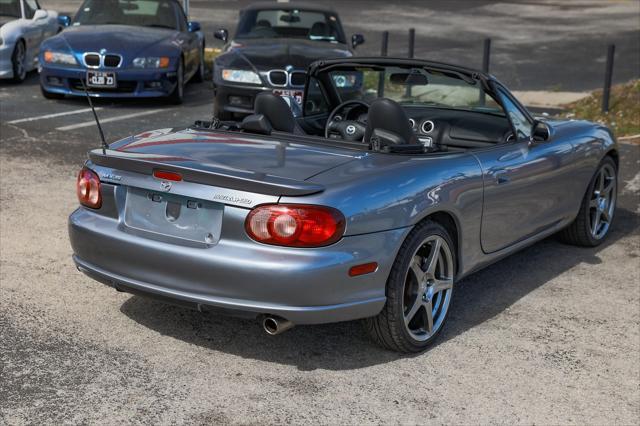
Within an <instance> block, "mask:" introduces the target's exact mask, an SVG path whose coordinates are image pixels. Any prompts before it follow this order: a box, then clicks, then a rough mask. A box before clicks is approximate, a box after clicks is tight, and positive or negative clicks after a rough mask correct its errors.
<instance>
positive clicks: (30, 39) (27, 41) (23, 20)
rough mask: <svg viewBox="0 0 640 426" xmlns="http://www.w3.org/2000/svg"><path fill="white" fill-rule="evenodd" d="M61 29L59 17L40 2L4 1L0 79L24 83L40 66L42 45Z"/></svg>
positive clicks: (1, 3) (1, 1)
mask: <svg viewBox="0 0 640 426" xmlns="http://www.w3.org/2000/svg"><path fill="white" fill-rule="evenodd" d="M60 28H61V26H60V24H59V23H58V13H57V12H54V11H52V10H44V9H42V8H41V7H40V5H39V4H38V1H37V0H0V78H3V79H4V78H11V79H13V80H14V81H16V82H22V81H24V79H25V78H26V77H27V73H28V72H29V71H31V70H34V69H36V68H37V66H38V53H39V52H40V43H42V41H43V40H44V39H46V38H47V37H50V36H52V35H54V34H56V33H58V32H59V31H60Z"/></svg>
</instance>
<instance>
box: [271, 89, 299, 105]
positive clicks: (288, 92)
mask: <svg viewBox="0 0 640 426" xmlns="http://www.w3.org/2000/svg"><path fill="white" fill-rule="evenodd" d="M273 94H274V95H278V96H282V97H287V96H288V97H292V98H293V99H295V101H296V102H297V103H298V105H302V94H303V92H302V90H282V89H274V91H273Z"/></svg>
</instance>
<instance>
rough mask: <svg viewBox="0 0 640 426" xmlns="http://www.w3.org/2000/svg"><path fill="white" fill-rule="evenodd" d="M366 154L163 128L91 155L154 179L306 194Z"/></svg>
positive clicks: (103, 163)
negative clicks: (159, 174)
mask: <svg viewBox="0 0 640 426" xmlns="http://www.w3.org/2000/svg"><path fill="white" fill-rule="evenodd" d="M361 155H362V153H359V152H354V151H352V150H347V149H341V148H336V147H328V146H321V145H305V144H299V143H292V142H281V141H277V140H274V139H273V138H272V137H269V138H266V137H256V136H254V135H244V134H240V133H231V132H212V131H200V130H194V129H184V130H178V131H174V130H173V129H162V130H156V131H152V132H146V133H142V134H140V135H136V136H132V137H129V138H127V139H123V140H121V141H119V142H116V143H114V144H111V146H110V149H108V150H107V151H106V153H103V152H102V150H100V149H96V150H93V151H91V152H90V153H89V157H90V160H91V161H92V162H93V163H94V164H97V165H100V166H104V167H110V168H112V169H116V170H128V171H133V172H139V173H144V174H151V173H153V171H154V170H158V169H161V170H169V171H175V172H177V173H180V174H181V175H182V178H183V179H184V180H185V181H191V182H197V183H204V184H209V185H214V186H218V187H224V188H230V189H236V190H242V191H249V192H255V193H262V194H269V195H289V196H295V195H306V194H312V193H316V192H321V191H322V190H323V189H324V188H323V187H322V186H321V185H318V184H315V183H311V182H307V181H306V180H307V179H309V178H311V177H313V176H315V175H317V174H319V173H322V172H325V171H327V170H329V169H332V168H334V167H338V166H340V165H341V164H344V163H346V162H349V161H352V160H354V159H356V158H358V157H360V156H361Z"/></svg>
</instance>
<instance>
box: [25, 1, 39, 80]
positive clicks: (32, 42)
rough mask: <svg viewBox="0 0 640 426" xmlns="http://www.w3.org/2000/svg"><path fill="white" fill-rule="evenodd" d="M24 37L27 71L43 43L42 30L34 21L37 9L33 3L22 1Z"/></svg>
mask: <svg viewBox="0 0 640 426" xmlns="http://www.w3.org/2000/svg"><path fill="white" fill-rule="evenodd" d="M21 3H22V25H21V27H22V37H23V39H24V41H25V47H26V49H27V51H26V56H27V62H28V63H27V69H29V67H30V65H31V62H30V61H31V60H32V59H33V58H34V57H35V55H36V54H37V52H38V48H39V46H40V42H41V41H42V28H40V27H39V26H38V25H37V22H36V21H35V20H34V19H33V15H34V14H35V12H36V8H33V7H32V6H33V1H27V0H22V2H21Z"/></svg>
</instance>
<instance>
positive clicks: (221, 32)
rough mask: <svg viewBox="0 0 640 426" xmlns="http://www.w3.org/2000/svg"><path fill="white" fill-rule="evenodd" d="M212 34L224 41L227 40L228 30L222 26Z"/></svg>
mask: <svg viewBox="0 0 640 426" xmlns="http://www.w3.org/2000/svg"><path fill="white" fill-rule="evenodd" d="M213 36H214V37H215V38H217V39H218V40H222V41H224V42H225V43H226V42H227V40H229V31H227V30H226V29H224V28H222V29H219V30H218V31H216V32H214V33H213Z"/></svg>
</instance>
